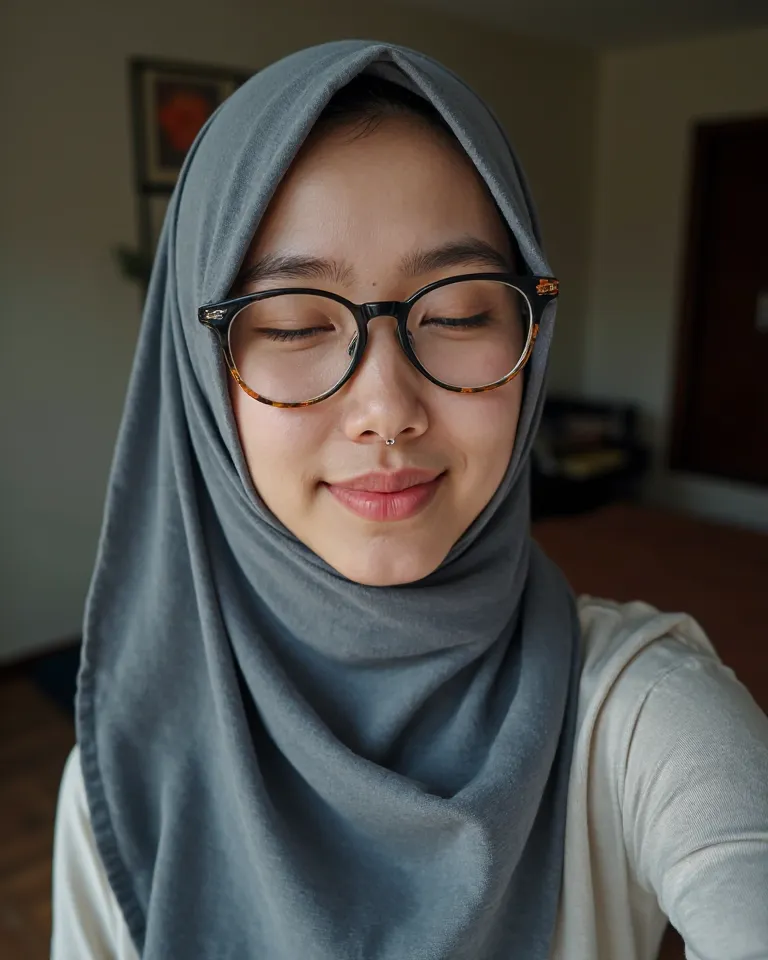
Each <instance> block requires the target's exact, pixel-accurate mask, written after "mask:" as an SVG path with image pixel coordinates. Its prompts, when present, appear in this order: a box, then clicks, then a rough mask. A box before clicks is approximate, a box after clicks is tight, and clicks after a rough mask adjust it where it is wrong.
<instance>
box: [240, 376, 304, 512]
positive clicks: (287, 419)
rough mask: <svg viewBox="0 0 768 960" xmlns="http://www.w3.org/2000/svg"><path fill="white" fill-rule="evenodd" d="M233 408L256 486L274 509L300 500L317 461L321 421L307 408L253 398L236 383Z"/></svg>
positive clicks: (278, 510)
mask: <svg viewBox="0 0 768 960" xmlns="http://www.w3.org/2000/svg"><path fill="white" fill-rule="evenodd" d="M230 397H231V400H232V410H233V413H234V417H235V422H236V424H237V429H238V433H239V435H240V445H241V446H242V448H243V454H244V456H245V460H246V463H247V464H248V470H249V472H250V474H251V479H252V480H253V483H254V486H255V487H256V489H257V491H258V493H259V494H260V496H261V497H262V499H263V500H264V501H265V503H266V504H267V506H268V507H269V508H270V509H271V510H272V511H273V513H276V514H280V513H281V511H280V509H279V504H280V503H281V502H289V501H294V502H295V501H296V500H297V499H299V498H300V497H301V494H302V491H303V490H306V489H307V485H306V484H305V483H304V482H303V481H304V479H305V477H304V474H308V473H309V471H310V470H311V465H312V464H313V463H315V461H316V453H317V448H318V446H319V441H318V437H319V436H320V435H321V431H320V429H319V426H320V425H319V424H317V423H314V422H312V421H313V420H316V419H317V418H316V417H311V416H308V412H305V411H303V410H281V409H279V408H277V407H270V406H267V405H266V404H263V403H259V402H258V401H256V400H252V399H251V398H250V397H249V396H247V394H245V393H244V392H243V391H242V390H241V389H240V388H239V387H238V386H237V385H236V384H235V386H234V390H233V389H231V388H230Z"/></svg>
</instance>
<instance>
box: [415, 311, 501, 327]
mask: <svg viewBox="0 0 768 960" xmlns="http://www.w3.org/2000/svg"><path fill="white" fill-rule="evenodd" d="M491 319H492V318H491V315H490V314H489V313H477V314H475V315H474V316H472V317H429V318H428V319H426V320H422V323H421V325H422V326H423V327H425V326H435V327H463V328H468V327H484V326H486V325H487V324H488V323H490V322H491Z"/></svg>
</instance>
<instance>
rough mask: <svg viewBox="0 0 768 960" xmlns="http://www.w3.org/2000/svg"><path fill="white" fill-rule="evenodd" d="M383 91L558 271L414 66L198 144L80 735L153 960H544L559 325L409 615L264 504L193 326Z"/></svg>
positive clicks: (557, 874) (145, 361) (564, 742)
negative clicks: (392, 93) (539, 485)
mask: <svg viewBox="0 0 768 960" xmlns="http://www.w3.org/2000/svg"><path fill="white" fill-rule="evenodd" d="M365 70H369V71H374V72H377V73H380V74H382V75H385V76H387V77H388V78H390V79H394V80H396V81H397V82H400V83H402V84H405V85H407V86H409V87H410V88H411V89H412V90H415V91H417V92H418V93H420V94H421V95H422V96H424V97H425V98H426V99H427V100H429V101H430V102H431V103H432V104H433V105H434V106H435V107H436V108H437V109H438V110H439V112H440V113H441V114H442V115H443V117H444V118H445V120H446V121H447V123H448V124H449V125H450V127H451V128H452V129H453V131H454V132H455V135H456V137H457V138H458V140H459V141H460V143H461V144H462V146H463V148H464V149H465V150H466V152H467V153H468V155H469V156H470V158H471V159H472V161H473V162H474V163H475V165H476V167H477V169H478V170H479V172H480V174H481V175H482V177H483V178H484V180H485V182H486V184H487V185H488V187H489V189H490V191H491V193H492V195H493V197H494V199H495V201H496V203H497V204H498V207H499V209H500V210H501V212H502V214H503V216H504V217H505V218H506V220H507V222H508V224H509V227H510V229H511V231H512V233H513V234H514V236H515V238H516V240H517V243H518V246H519V248H520V250H521V252H522V255H523V258H524V259H525V261H526V262H527V266H528V268H529V269H530V270H531V271H533V272H537V273H542V274H545V273H548V272H549V271H548V268H547V264H546V262H545V260H544V258H543V255H542V253H541V250H540V248H539V242H538V232H537V227H536V224H535V218H534V214H533V210H532V207H531V201H530V198H529V194H528V191H527V188H526V186H525V184H524V181H523V177H522V174H521V171H520V168H519V166H518V163H517V161H516V159H515V157H514V156H513V154H512V151H511V149H510V146H509V144H508V143H507V141H506V139H505V136H504V134H503V132H502V130H501V128H500V127H499V125H498V123H497V122H496V120H495V119H494V117H493V115H492V114H491V113H490V111H489V110H488V108H487V107H486V106H485V105H484V104H483V103H482V101H480V100H479V99H478V97H477V96H475V95H474V94H473V93H472V92H471V91H470V90H469V88H468V87H467V86H466V85H465V84H464V83H463V82H462V81H461V80H459V79H458V78H457V77H455V76H454V75H453V74H452V73H450V72H449V71H448V70H446V69H445V68H444V67H441V66H440V65H439V64H437V63H435V62H434V61H433V60H430V59H429V58H428V57H425V56H423V55H421V54H418V53H414V52H413V51H410V50H406V49H403V48H400V47H395V46H391V45H389V44H381V43H370V42H362V41H345V42H340V43H332V44H328V45H325V46H320V47H316V48H314V49H310V50H304V51H301V52H300V53H297V54H294V55H292V56H290V57H287V58H286V59H284V60H281V61H280V62H279V63H276V64H274V65H273V66H271V67H269V68H267V69H265V70H263V71H262V72H261V73H259V74H257V75H256V76H255V77H254V78H253V79H251V80H250V81H249V82H248V83H247V84H245V85H244V86H243V87H242V88H241V89H240V90H238V91H237V93H235V94H234V95H233V96H232V97H231V98H230V99H229V100H228V101H227V102H226V103H225V104H224V105H223V106H222V107H221V108H220V109H219V110H218V111H217V113H216V114H215V115H214V116H213V117H212V118H211V120H210V121H209V122H208V124H207V125H206V127H205V128H204V129H203V131H201V134H200V136H199V137H198V139H197V141H196V143H195V145H194V146H193V148H192V150H191V151H190V155H189V157H188V158H187V161H186V163H185V166H184V169H183V171H182V174H181V177H180V180H179V183H178V185H177V188H176V191H175V193H174V195H173V198H172V200H171V203H170V207H169V212H168V216H167V218H166V223H165V226H164V228H163V233H162V237H161V240H160V245H159V250H158V254H157V259H156V263H155V267H154V272H153V276H152V281H151V285H150V290H149V296H148V300H147V304H146V309H145V314H144V320H143V325H142V330H141V335H140V340H139V345H138V349H137V353H136V358H135V363H134V368H133V374H132V379H131V383H130V387H129V392H128V398H127V403H126V407H125V413H124V416H123V421H122V425H121V429H120V434H119V439H118V444H117V451H116V456H115V462H114V466H113V470H112V476H111V481H110V487H109V494H108V499H107V507H106V517H105V521H104V527H103V531H102V537H101V542H100V547H99V554H98V558H97V563H96V570H95V574H94V578H93V582H92V586H91V591H90V595H89V599H88V604H87V610H86V618H85V643H84V652H83V661H82V667H81V672H80V678H79V694H78V707H77V723H78V739H79V743H80V749H81V757H82V769H83V775H84V779H85V785H86V792H87V797H88V803H89V808H90V813H91V819H92V824H93V829H94V832H95V836H96V841H97V844H98V848H99V851H100V853H101V857H102V860H103V863H104V866H105V869H106V872H107V876H108V878H109V882H110V884H111V887H112V890H113V891H114V894H115V896H116V898H117V902H118V903H119V905H120V908H121V910H122V913H123V916H124V918H125V921H126V924H127V926H128V929H129V930H130V933H131V936H132V938H133V940H134V942H135V944H136V947H137V949H138V951H139V953H140V955H141V956H143V957H144V958H146V960H166V958H174V960H176V958H184V960H200V958H206V960H211V958H222V960H223V958H232V960H235V958H237V960H242V958H245V957H253V958H264V960H299V958H302V960H303V958H312V960H353V958H354V960H363V958H365V960H371V958H376V960H404V958H424V960H427V958H430V960H431V958H435V960H437V958H441V960H443V958H451V960H454V958H466V960H470V958H472V960H478V958H483V960H485V958H488V960H491V958H493V960H497V958H498V960H501V958H504V960H509V958H511V957H524V958H526V960H537V958H538V960H544V958H546V957H548V955H549V952H550V948H551V942H552V935H553V929H554V925H555V918H556V911H557V904H558V899H559V893H560V881H561V873H562V858H563V838H564V825H565V809H566V796H567V781H568V773H569V767H570V760H571V750H572V741H573V732H574V719H575V710H576V698H577V689H578V674H579V658H578V626H577V621H576V617H575V612H574V605H573V602H572V597H571V594H570V592H569V589H568V587H567V585H566V583H565V582H564V580H563V578H562V576H561V574H560V573H559V571H558V570H557V569H556V568H555V567H554V566H553V565H552V564H551V563H550V562H549V561H548V560H547V559H546V558H545V557H544V556H543V555H542V553H541V552H540V551H539V550H538V549H537V548H536V546H535V545H534V544H533V543H532V541H531V539H530V535H529V496H528V459H529V452H530V448H531V441H532V438H533V435H534V432H535V428H536V425H537V422H538V420H539V415H540V410H541V405H542V400H543V382H544V376H545V368H546V360H547V352H548V348H549V343H550V339H551V334H552V323H553V320H554V316H553V312H551V313H550V314H549V315H548V316H546V317H545V320H544V323H543V329H542V331H541V335H540V336H539V339H538V341H537V344H536V348H535V351H534V354H533V358H532V361H531V363H530V365H529V367H528V372H527V383H526V390H525V401H524V404H523V410H522V414H521V421H520V425H519V432H518V438H517V442H516V449H515V452H514V454H513V457H512V460H511V463H510V465H509V469H508V472H507V474H506V477H505V479H504V481H503V482H502V484H501V486H500V488H499V490H498V491H497V493H496V495H495V496H494V498H493V500H492V501H491V503H490V504H489V506H488V507H487V508H486V509H485V511H484V512H483V513H482V514H481V515H480V517H478V518H477V520H476V521H475V522H474V524H473V525H472V526H471V527H470V529H469V530H468V531H467V532H466V533H465V534H464V536H463V537H462V538H461V539H460V540H459V542H458V543H457V544H456V545H455V546H454V547H453V549H452V551H451V553H450V554H449V556H448V557H447V559H446V560H445V562H444V563H443V564H442V565H441V567H440V568H439V569H438V570H437V571H436V572H435V573H433V574H432V575H430V576H429V577H427V578H426V579H424V580H421V581H419V582H417V583H413V584H409V585H406V586H402V587H391V588H374V587H366V586H361V585H360V584H356V583H353V582H350V581H349V580H347V579H345V578H344V577H342V576H341V575H339V574H338V573H337V572H336V571H334V570H333V569H331V568H330V567H329V566H328V565H327V564H325V563H324V562H323V561H321V560H320V559H319V558H318V557H317V556H316V555H315V554H313V553H312V552H311V551H310V550H309V549H308V548H307V547H305V546H304V545H303V544H302V543H301V542H299V541H298V540H297V539H296V538H295V537H293V536H292V535H291V534H290V533H289V532H288V531H287V530H286V529H285V527H283V526H282V524H280V523H279V522H278V521H277V520H276V518H275V517H274V516H273V515H272V514H271V513H270V512H269V511H268V510H267V508H266V507H265V506H264V504H263V503H262V502H261V501H260V499H259V497H258V495H257V494H256V492H255V491H254V489H253V486H252V483H251V480H250V476H249V474H248V470H247V467H246V465H245V462H244V457H243V453H242V451H241V448H240V444H239V440H238V436H237V431H236V428H235V425H234V422H233V417H232V413H231V409H230V404H229V399H228V393H227V382H226V376H227V374H226V372H225V370H224V368H223V364H222V360H221V357H220V354H219V351H218V348H217V347H216V345H215V343H214V341H213V337H212V335H211V334H210V332H208V331H207V330H205V329H204V328H203V327H201V326H200V325H199V323H198V322H197V319H196V309H197V307H198V306H199V305H201V304H203V303H206V302H210V301H212V300H216V299H221V298H223V297H224V296H226V294H227V292H228V290H229V288H230V285H231V284H232V282H233V280H234V278H235V276H236V274H237V271H238V269H239V266H240V263H241V261H242V259H243V257H244V255H245V252H246V250H247V248H248V245H249V243H250V241H251V238H252V237H253V234H254V231H255V230H256V228H257V226H258V223H259V220H260V218H261V217H262V215H263V213H264V211H265V208H266V206H267V204H268V203H269V200H270V197H271V196H272V194H273V192H274V190H275V188H276V186H277V184H278V183H279V181H280V179H281V177H282V176H283V175H284V173H285V172H286V170H287V168H288V167H289V165H290V163H291V161H292V159H293V157H294V156H295V155H296V152H297V150H298V149H299V147H300V145H301V143H302V141H303V140H304V139H305V137H306V136H307V134H308V132H309V131H310V129H311V127H312V125H313V123H314V121H315V120H316V118H317V117H318V114H319V113H320V112H321V111H322V109H323V107H324V106H325V104H326V103H327V102H328V100H329V98H330V97H331V96H332V95H333V93H334V92H335V91H337V90H338V89H339V88H340V87H342V86H343V85H345V84H346V83H347V82H348V81H350V80H351V79H352V78H353V77H355V76H356V75H357V74H359V73H361V72H362V71H365ZM468 402H471V398H468Z"/></svg>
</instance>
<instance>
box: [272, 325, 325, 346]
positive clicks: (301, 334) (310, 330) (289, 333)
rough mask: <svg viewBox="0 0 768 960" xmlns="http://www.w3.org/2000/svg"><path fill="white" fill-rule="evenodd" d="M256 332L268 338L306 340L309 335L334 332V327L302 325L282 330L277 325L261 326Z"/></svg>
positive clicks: (287, 340) (285, 341)
mask: <svg viewBox="0 0 768 960" xmlns="http://www.w3.org/2000/svg"><path fill="white" fill-rule="evenodd" d="M254 332H255V333H258V335H259V336H260V337H264V338H265V339H267V340H275V341H279V342H282V343H287V342H290V341H291V340H305V339H307V338H309V337H316V336H317V335H318V334H320V333H333V332H334V329H333V327H300V328H299V329H293V330H281V329H279V328H277V327H259V328H258V329H257V330H255V331H254Z"/></svg>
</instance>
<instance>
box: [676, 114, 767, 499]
mask: <svg viewBox="0 0 768 960" xmlns="http://www.w3.org/2000/svg"><path fill="white" fill-rule="evenodd" d="M694 139H695V147H694V174H693V189H692V202H691V210H690V239H689V249H688V265H687V270H686V289H685V292H684V305H683V318H682V324H681V331H680V343H679V352H678V369H677V397H676V401H677V402H676V410H675V423H674V431H673V443H672V456H671V466H672V467H673V468H677V469H681V470H689V471H694V472H696V473H704V474H712V475H716V476H722V477H729V478H732V479H734V480H742V481H747V482H749V483H755V484H768V118H764V119H760V120H750V121H740V122H733V123H725V124H705V125H701V126H699V127H698V128H697V130H696V133H695V138H694Z"/></svg>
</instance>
